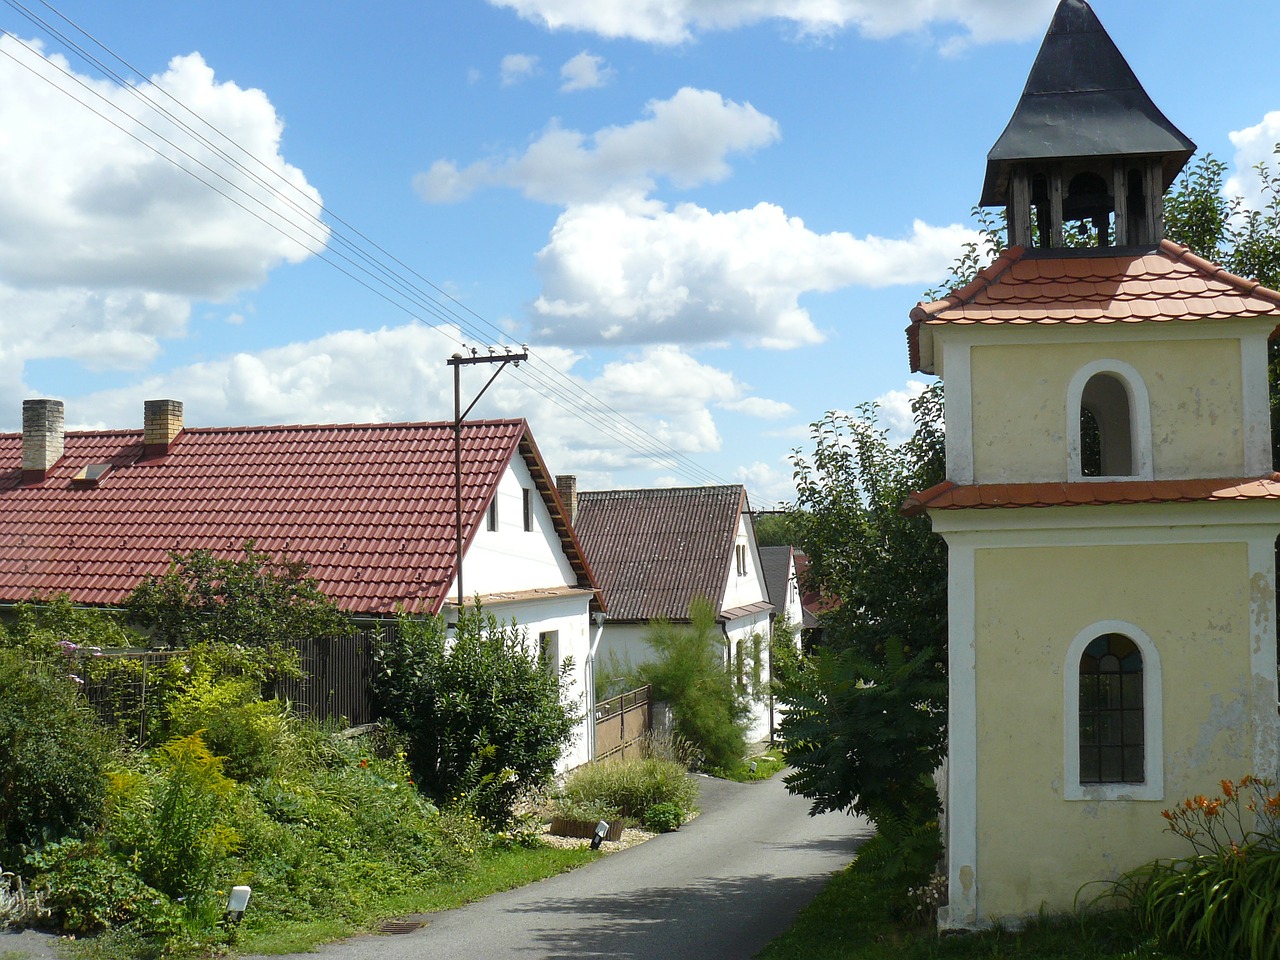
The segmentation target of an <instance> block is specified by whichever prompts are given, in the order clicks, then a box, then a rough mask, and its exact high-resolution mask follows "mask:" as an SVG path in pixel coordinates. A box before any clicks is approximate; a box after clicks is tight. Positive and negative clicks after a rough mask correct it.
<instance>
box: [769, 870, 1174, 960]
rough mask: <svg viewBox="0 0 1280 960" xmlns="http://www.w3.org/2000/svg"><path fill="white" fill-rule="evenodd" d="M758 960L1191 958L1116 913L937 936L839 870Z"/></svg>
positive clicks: (865, 880)
mask: <svg viewBox="0 0 1280 960" xmlns="http://www.w3.org/2000/svg"><path fill="white" fill-rule="evenodd" d="M758 957H759V960H935V958H939V960H941V958H946V960H978V958H989V957H1001V958H1007V960H1186V958H1183V957H1182V956H1180V955H1176V954H1170V953H1166V952H1163V951H1161V950H1160V949H1159V948H1157V947H1156V946H1155V945H1154V944H1152V943H1149V942H1146V941H1145V940H1144V938H1143V937H1142V936H1141V935H1139V934H1138V933H1137V931H1135V930H1134V929H1133V928H1132V927H1131V926H1130V925H1129V924H1128V923H1127V922H1126V921H1125V918H1124V917H1123V916H1120V915H1117V914H1109V915H1097V914H1095V915H1092V916H1089V917H1085V918H1077V917H1055V918H1045V919H1043V920H1037V921H1035V922H1033V923H1032V924H1030V925H1028V926H1027V927H1026V928H1024V929H1023V930H1020V931H1012V930H1000V929H996V930H990V931H987V932H985V933H980V934H950V935H947V936H944V937H939V936H938V934H937V933H936V932H935V931H934V930H933V929H932V927H930V926H916V927H904V926H902V925H901V924H897V923H895V922H894V921H893V919H892V918H891V917H890V916H889V912H888V910H887V908H886V905H885V900H884V897H883V895H882V894H881V892H880V891H879V889H878V882H877V881H876V880H875V879H873V878H870V877H864V876H860V875H858V874H855V873H851V872H850V871H849V870H847V869H846V870H844V871H842V872H840V873H837V874H835V875H834V876H833V877H832V878H831V882H830V883H828V884H827V886H826V888H825V889H824V890H823V891H822V893H820V894H819V895H818V896H817V898H816V899H815V900H814V901H813V902H812V903H811V904H810V905H809V906H807V907H806V908H805V909H804V910H802V911H801V913H800V916H799V917H797V918H796V922H795V924H794V925H793V926H792V928H791V929H790V930H788V931H787V932H786V933H784V934H783V935H782V936H781V937H779V938H778V939H776V940H774V941H773V943H771V944H769V946H768V947H766V948H765V950H764V951H763V952H762V953H760V954H758Z"/></svg>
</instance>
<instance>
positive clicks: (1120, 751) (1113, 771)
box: [1080, 633, 1144, 783]
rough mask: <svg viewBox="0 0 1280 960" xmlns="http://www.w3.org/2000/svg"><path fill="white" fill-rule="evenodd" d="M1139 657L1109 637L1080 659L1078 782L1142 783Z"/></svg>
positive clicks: (1125, 642)
mask: <svg viewBox="0 0 1280 960" xmlns="http://www.w3.org/2000/svg"><path fill="white" fill-rule="evenodd" d="M1143 757H1144V737H1143V703H1142V651H1140V650H1139V649H1138V647H1137V646H1136V645H1135V644H1134V642H1133V641H1132V640H1130V639H1129V638H1128V637H1126V636H1123V635H1121V634H1119V633H1107V634H1103V635H1102V636H1100V637H1097V638H1096V639H1094V640H1093V642H1091V643H1090V644H1089V645H1088V646H1087V647H1085V651H1084V655H1083V656H1082V657H1081V658H1080V782H1081V783H1142V782H1143V780H1144V773H1143V766H1144V763H1143Z"/></svg>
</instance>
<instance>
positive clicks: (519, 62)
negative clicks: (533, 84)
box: [498, 53, 538, 87]
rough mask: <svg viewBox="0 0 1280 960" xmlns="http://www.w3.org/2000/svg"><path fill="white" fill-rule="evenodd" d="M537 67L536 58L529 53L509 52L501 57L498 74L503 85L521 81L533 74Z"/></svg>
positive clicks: (511, 84)
mask: <svg viewBox="0 0 1280 960" xmlns="http://www.w3.org/2000/svg"><path fill="white" fill-rule="evenodd" d="M537 69H538V58H537V57H536V56H534V55H533V54H531V53H509V54H507V55H506V56H505V57H503V58H502V64H501V65H500V66H499V68H498V75H499V76H500V77H501V78H502V85H503V86H504V87H510V86H514V85H515V84H517V83H523V82H524V81H525V80H528V79H529V78H530V77H532V76H533V75H534V73H535V72H536V71H537Z"/></svg>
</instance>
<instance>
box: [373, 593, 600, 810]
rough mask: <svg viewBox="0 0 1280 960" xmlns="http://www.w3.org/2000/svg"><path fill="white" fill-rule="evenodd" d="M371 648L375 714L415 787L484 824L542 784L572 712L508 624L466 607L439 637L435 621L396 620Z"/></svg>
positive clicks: (565, 739) (567, 737) (568, 735)
mask: <svg viewBox="0 0 1280 960" xmlns="http://www.w3.org/2000/svg"><path fill="white" fill-rule="evenodd" d="M396 627H397V629H395V630H394V631H390V632H389V635H384V639H383V642H382V645H381V647H380V648H379V650H378V652H377V669H376V670H375V676H374V679H373V683H374V689H375V691H376V694H377V698H378V701H379V703H380V704H381V708H382V715H383V718H384V719H386V720H388V721H390V722H391V723H392V724H394V725H395V726H396V727H397V728H398V729H399V730H400V731H401V732H402V733H403V734H404V735H405V737H406V739H407V742H408V749H407V755H408V761H409V766H410V768H411V769H412V770H413V775H414V779H415V780H416V781H417V784H418V787H419V788H420V789H421V790H422V791H423V792H424V793H426V795H427V796H429V797H431V798H432V799H433V800H434V801H435V802H436V803H437V804H438V805H440V806H441V807H442V808H443V807H445V806H449V805H457V804H459V803H462V804H465V805H466V806H468V807H469V808H470V809H473V810H474V811H475V812H476V813H477V814H478V815H479V816H480V818H481V819H483V820H484V821H486V822H487V823H489V824H490V825H492V826H505V825H506V824H507V823H509V822H510V820H511V816H512V807H513V805H514V804H515V802H516V800H517V799H518V798H519V797H520V796H521V795H522V794H523V793H525V792H526V791H528V790H530V789H534V788H537V787H539V786H542V785H544V784H546V783H548V782H549V781H550V779H551V777H552V775H553V774H554V772H555V765H556V761H557V760H558V759H559V758H560V753H561V751H562V750H563V749H564V747H565V746H566V745H568V743H569V742H570V741H571V740H572V738H573V734H574V727H575V724H576V721H577V717H576V715H575V713H574V710H573V709H572V708H571V707H570V706H569V705H568V704H565V703H562V702H561V699H560V684H561V681H562V680H563V679H564V678H566V677H567V676H568V672H569V669H570V667H571V664H570V661H568V660H566V661H565V662H564V663H563V664H560V665H559V670H558V671H557V672H552V671H550V670H548V669H547V667H546V666H545V665H544V664H543V662H542V660H541V658H540V657H539V656H538V655H537V652H536V651H534V650H532V649H530V645H529V644H528V642H527V641H526V639H525V637H524V635H523V634H522V633H521V632H520V631H519V630H518V629H517V628H516V627H515V625H514V624H508V625H503V624H500V623H499V622H498V621H497V619H496V618H495V617H493V616H492V615H491V614H487V613H484V612H483V611H482V610H480V609H479V608H478V607H477V608H475V609H473V610H465V611H463V612H462V615H461V617H460V618H459V621H458V623H457V626H456V629H455V630H454V636H453V637H451V638H449V639H448V641H446V636H445V623H444V620H443V619H442V618H439V617H433V618H429V619H425V620H415V619H410V618H407V617H403V618H401V619H400V620H399V621H398V622H397V625H396Z"/></svg>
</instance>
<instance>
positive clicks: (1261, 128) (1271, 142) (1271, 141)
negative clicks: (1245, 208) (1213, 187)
mask: <svg viewBox="0 0 1280 960" xmlns="http://www.w3.org/2000/svg"><path fill="white" fill-rule="evenodd" d="M1229 136H1230V137H1231V142H1232V144H1233V145H1234V146H1235V148H1236V156H1235V167H1234V172H1233V173H1232V175H1231V176H1230V177H1229V178H1228V179H1227V182H1226V183H1225V184H1224V186H1223V189H1224V191H1225V193H1226V195H1227V196H1229V197H1244V198H1245V201H1246V202H1247V203H1248V204H1249V205H1250V206H1251V207H1253V208H1254V209H1261V208H1263V207H1264V206H1266V203H1267V201H1268V199H1269V198H1268V197H1264V196H1263V195H1262V191H1261V184H1260V183H1259V181H1258V177H1257V175H1256V174H1255V172H1254V168H1255V167H1256V166H1257V165H1258V164H1260V163H1265V164H1266V165H1267V166H1268V167H1270V168H1271V169H1272V170H1273V171H1274V170H1276V144H1277V143H1280V110H1273V111H1271V112H1270V113H1268V114H1267V115H1266V116H1264V117H1263V118H1262V121H1261V122H1260V123H1257V124H1255V125H1254V126H1252V127H1246V128H1245V129H1244V130H1234V131H1232V132H1231V134H1229Z"/></svg>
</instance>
